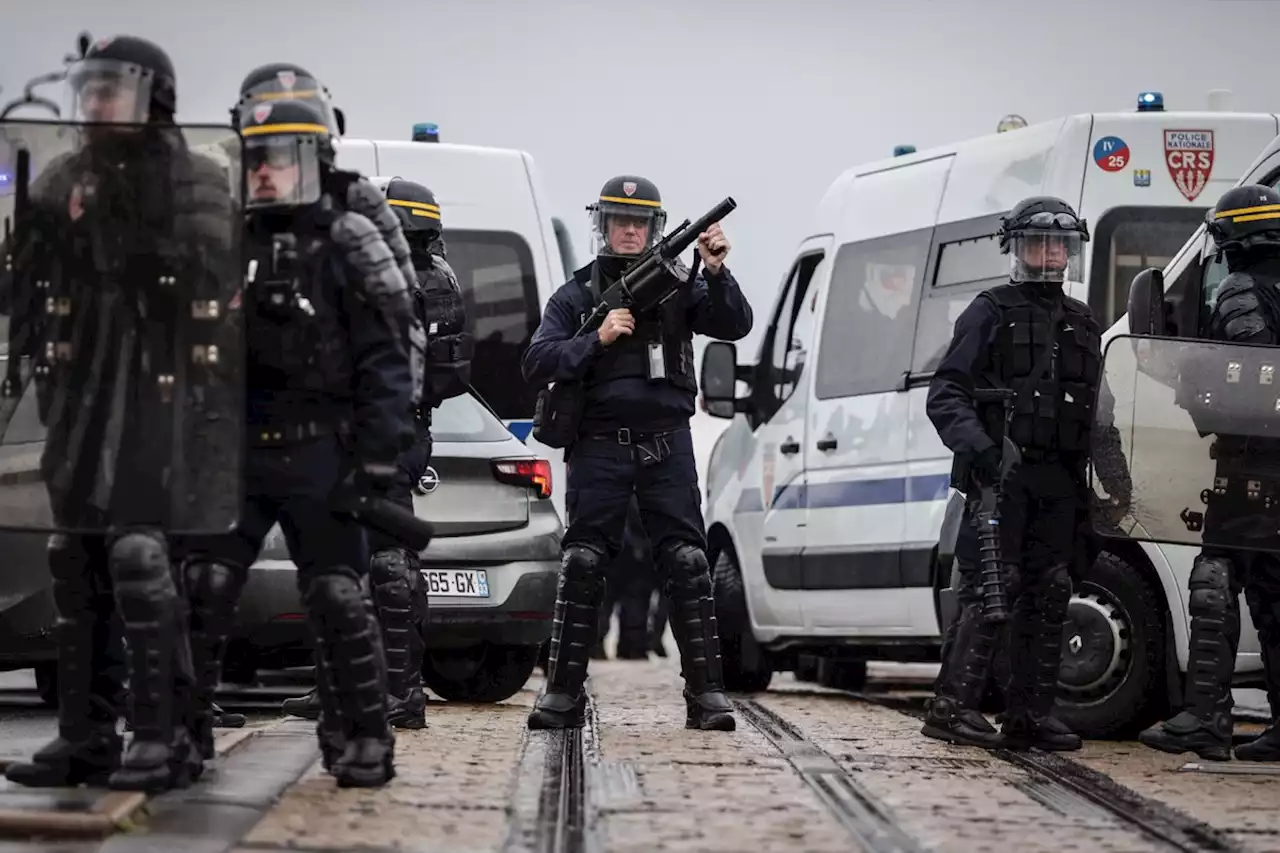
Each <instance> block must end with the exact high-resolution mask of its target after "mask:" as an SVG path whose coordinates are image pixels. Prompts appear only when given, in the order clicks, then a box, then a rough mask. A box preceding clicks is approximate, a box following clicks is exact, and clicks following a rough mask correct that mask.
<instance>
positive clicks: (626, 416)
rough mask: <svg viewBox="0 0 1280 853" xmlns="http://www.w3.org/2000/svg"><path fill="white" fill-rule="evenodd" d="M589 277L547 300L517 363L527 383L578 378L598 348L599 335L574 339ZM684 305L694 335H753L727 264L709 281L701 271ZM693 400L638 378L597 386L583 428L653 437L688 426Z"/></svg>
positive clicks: (586, 304)
mask: <svg viewBox="0 0 1280 853" xmlns="http://www.w3.org/2000/svg"><path fill="white" fill-rule="evenodd" d="M590 275H591V265H588V266H587V267H586V268H585V270H582V271H580V272H579V275H578V276H575V277H574V278H573V279H570V280H569V281H568V282H567V283H565V284H564V285H562V286H561V287H560V289H559V290H557V291H556V292H555V293H554V294H552V296H551V299H550V300H548V302H547V307H546V308H545V309H544V310H543V312H542V324H541V325H539V326H538V331H536V332H535V333H534V335H533V340H532V341H530V343H529V348H528V349H527V350H526V351H525V354H524V358H523V359H522V360H521V363H520V367H521V370H522V371H523V373H524V378H525V380H526V381H527V382H530V383H532V384H534V385H546V384H549V383H551V382H569V381H573V380H580V379H582V378H584V377H585V376H586V373H587V371H588V370H589V369H590V368H591V365H592V364H593V363H594V361H595V359H596V357H597V356H599V355H600V353H601V352H602V351H603V349H604V345H603V344H602V343H600V333H599V332H597V331H591V332H588V333H587V334H585V335H583V336H582V337H580V338H575V337H573V335H574V333H575V332H577V331H578V329H579V328H580V327H581V325H582V318H583V316H584V315H585V314H588V313H589V312H590V310H591V307H592V305H593V302H592V300H591V296H590V294H589V293H588V291H587V288H586V286H585V285H584V284H583V283H582V280H586V281H589V280H590ZM688 306H689V308H688V314H687V323H688V327H689V330H690V331H691V332H692V333H694V334H699V335H707V336H709V337H713V338H719V339H721V340H726V341H737V340H741V339H742V338H744V337H746V336H747V335H748V334H750V332H751V325H752V322H753V319H754V318H753V317H752V314H751V306H750V305H749V304H747V298H746V296H744V295H743V293H742V290H741V289H740V288H739V287H738V282H737V280H736V279H735V278H734V277H733V274H732V273H730V272H729V269H728V267H725V266H721V267H720V271H719V272H718V273H717V274H715V275H711V276H707V275H706V274H705V270H704V271H702V272H699V273H698V277H697V278H696V279H695V280H694V282H693V285H692V289H691V292H690V294H689V296H688ZM668 369H671V366H670V365H668ZM690 369H692V366H691V367H690ZM694 396H695V395H694V393H693V392H691V391H685V390H682V389H680V388H677V387H675V386H674V385H672V384H671V383H669V382H649V381H648V380H646V379H644V378H641V377H629V378H623V379H615V380H613V381H611V382H606V383H604V384H602V385H597V386H594V387H593V388H592V389H591V391H590V392H589V393H588V395H587V399H586V406H585V409H584V411H583V417H582V427H581V430H582V433H583V434H591V433H605V432H611V431H613V430H616V429H619V428H621V427H626V428H628V429H631V430H634V431H636V432H652V431H656V430H665V429H676V428H679V427H682V426H686V425H687V424H688V423H689V418H691V417H692V416H693V413H694V411H695V406H694Z"/></svg>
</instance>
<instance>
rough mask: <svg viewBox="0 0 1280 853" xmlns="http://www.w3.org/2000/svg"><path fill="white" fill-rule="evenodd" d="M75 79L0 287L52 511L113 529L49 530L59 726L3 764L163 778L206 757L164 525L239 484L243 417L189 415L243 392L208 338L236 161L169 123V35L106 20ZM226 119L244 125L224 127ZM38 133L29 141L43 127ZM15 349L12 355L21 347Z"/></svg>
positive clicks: (48, 779) (234, 246) (60, 772)
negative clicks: (30, 396) (27, 310)
mask: <svg viewBox="0 0 1280 853" xmlns="http://www.w3.org/2000/svg"><path fill="white" fill-rule="evenodd" d="M67 79H68V82H69V83H70V84H71V87H72V90H73V93H74V95H75V100H76V112H77V119H78V120H81V121H84V122H87V124H86V125H85V127H84V128H83V129H82V130H81V131H80V132H79V136H80V140H81V142H80V144H79V146H78V147H77V150H75V151H74V152H72V153H70V154H68V155H66V156H65V157H64V158H63V159H60V160H57V161H55V162H53V163H51V164H50V165H48V166H46V167H45V169H44V171H43V173H42V174H40V175H39V176H38V178H37V179H36V181H35V183H34V184H33V186H32V192H31V197H32V205H33V206H34V207H36V208H37V209H38V210H39V211H40V215H39V216H38V217H35V218H33V219H30V220H24V222H26V223H27V225H30V227H32V228H34V229H35V230H36V234H35V235H26V236H24V237H22V238H21V239H19V241H18V242H19V243H20V244H21V245H20V246H19V252H18V256H17V257H10V259H9V260H10V264H8V266H10V267H12V268H13V269H14V270H15V274H14V280H13V282H11V285H12V287H11V289H10V292H9V293H8V296H9V301H10V313H11V315H12V316H11V323H13V324H15V326H24V325H25V326H26V327H27V328H28V329H29V330H30V331H32V333H33V335H32V336H33V337H34V338H35V346H33V347H32V348H31V349H29V350H28V351H27V352H26V355H28V356H30V357H31V358H32V359H33V361H34V363H35V370H34V373H35V376H36V384H37V389H38V391H39V394H38V398H39V400H40V418H41V421H42V422H43V423H44V424H45V426H46V427H47V429H48V437H47V439H46V444H45V450H44V454H43V459H42V462H41V472H42V474H43V475H44V477H45V481H46V485H47V487H48V490H49V497H50V505H51V507H52V510H53V514H54V518H55V521H54V523H55V526H57V527H60V528H63V529H67V530H82V531H83V530H94V529H100V530H104V531H106V530H108V529H109V530H111V531H112V532H110V533H109V534H105V535H66V534H64V533H59V534H55V535H54V536H53V537H52V538H51V539H50V542H49V567H50V572H51V574H52V576H53V581H54V585H53V589H54V600H55V603H56V605H57V608H58V624H57V629H56V636H57V643H58V698H59V710H58V737H57V738H56V739H55V740H54V741H53V742H51V743H50V744H48V745H47V746H45V747H44V748H42V749H40V750H39V751H37V752H36V753H35V755H34V756H33V758H32V759H31V761H29V762H18V763H15V764H12V765H10V766H9V768H8V769H7V771H6V776H7V777H8V778H9V780H11V781H13V782H17V783H19V784H22V785H29V786H36V787H45V786H67V785H77V784H81V783H90V784H102V783H103V782H105V783H106V784H108V785H109V786H110V787H112V788H117V789H126V790H142V791H149V792H159V791H164V790H167V789H169V788H172V787H184V786H186V785H187V784H189V783H190V780H191V779H192V778H193V777H194V776H197V775H199V773H200V771H201V769H202V767H201V761H200V757H199V755H198V754H197V753H196V751H195V750H194V749H193V747H192V732H191V729H192V719H191V703H190V692H191V686H192V680H193V673H192V665H191V659H190V647H189V644H188V639H187V625H186V608H185V602H184V600H183V597H182V595H181V590H180V585H179V584H178V582H177V581H176V579H175V576H174V572H173V566H172V563H171V558H170V536H169V535H168V532H169V531H171V530H175V529H180V528H184V527H196V528H204V529H216V528H217V527H218V526H219V525H217V523H216V522H210V521H209V518H210V517H215V518H216V517H217V516H218V510H219V506H218V505H217V504H218V499H219V498H221V499H223V500H226V499H227V498H230V497H231V496H232V495H234V494H236V493H237V492H236V484H237V483H238V480H237V478H238V458H237V457H236V451H235V448H236V447H238V446H239V436H238V432H239V430H238V428H237V429H232V430H230V431H229V432H230V433H232V434H231V435H222V436H221V438H222V439H223V440H224V443H223V444H221V445H220V444H219V442H218V440H217V433H218V429H217V427H216V425H215V426H212V427H208V426H196V428H195V429H194V430H193V426H195V425H196V424H197V422H203V423H205V424H208V423H210V422H212V421H217V420H219V419H221V420H222V421H223V422H225V423H228V424H236V423H239V415H240V413H239V411H237V409H238V408H239V407H238V406H231V407H229V408H225V409H222V410H219V409H217V408H216V401H217V400H219V399H225V398H221V397H219V395H218V394H217V392H216V391H215V390H214V388H215V386H216V385H218V384H220V383H221V382H222V381H223V380H225V378H226V377H219V376H218V373H219V368H218V364H226V363H228V362H231V363H234V362H235V359H236V351H237V348H236V347H235V346H234V345H228V346H224V347H223V356H224V357H223V359H222V360H221V361H219V360H218V359H217V358H207V357H206V356H207V354H208V353H209V352H210V351H211V349H210V348H209V347H208V346H207V343H208V342H209V341H212V340H217V339H218V337H217V336H218V334H219V332H218V330H219V329H220V328H221V324H220V323H219V322H218V319H217V316H216V315H213V316H211V315H208V314H207V313H203V306H207V305H209V304H210V303H211V302H215V303H216V301H217V300H218V299H219V298H220V297H223V296H226V295H229V294H228V293H226V292H225V291H226V289H227V288H229V287H234V286H235V282H236V281H237V279H238V276H239V270H238V261H237V257H238V249H239V245H240V244H239V211H238V207H237V199H236V195H235V194H234V193H233V192H232V183H231V182H229V181H228V180H227V176H226V174H225V172H224V171H223V170H222V169H221V168H219V166H218V164H217V163H215V162H214V161H213V160H210V159H208V158H205V157H203V156H200V155H198V154H196V153H195V152H194V151H193V150H192V149H191V148H189V147H188V140H187V138H186V136H185V135H184V132H183V130H182V129H181V128H179V127H177V126H176V125H175V124H174V113H175V111H176V108H177V85H176V78H175V74H174V69H173V63H172V62H171V60H170V58H169V56H168V55H167V54H166V53H165V52H164V51H163V50H162V49H161V48H160V47H159V46H157V45H155V44H153V43H152V42H149V41H146V40H144V39H140V38H136V37H133V36H117V37H114V38H106V39H101V40H99V41H98V42H96V43H95V44H93V45H92V46H91V47H90V48H89V49H88V50H87V51H85V54H84V56H83V58H82V59H81V60H80V61H79V62H76V63H75V64H73V65H72V67H71V68H70V70H69V72H68V77H67ZM113 124H114V125H126V127H120V126H114V127H113V126H111V125H113ZM12 132H13V133H19V132H20V131H12ZM9 133H10V131H6V135H9ZM60 136H61V134H60ZM73 136H74V135H73ZM47 138H48V139H53V138H54V137H52V136H49V137H47ZM219 139H220V140H231V141H233V142H235V141H236V140H237V137H236V136H235V134H234V132H232V131H231V130H230V129H228V130H227V131H226V132H225V133H224V134H221V136H219ZM32 143H33V144H31V145H30V146H29V147H30V149H32V150H34V151H35V152H36V154H37V157H36V158H35V159H36V160H37V161H38V160H39V159H41V158H40V156H39V155H40V154H42V153H46V152H42V151H41V150H40V149H41V145H42V144H44V143H42V142H40V141H39V140H32ZM236 148H237V150H238V142H237V143H236ZM237 163H238V157H237ZM22 227H26V225H24V226H22ZM33 236H34V237H35V238H36V239H28V238H30V237H33ZM33 278H34V279H42V280H43V287H44V291H43V292H39V293H37V294H35V296H36V300H35V302H34V303H31V302H29V303H28V305H31V304H36V305H38V309H37V311H36V313H38V314H39V315H40V317H41V319H39V320H37V319H36V318H35V317H33V316H32V315H24V313H23V308H22V301H21V300H22V297H20V296H19V293H20V291H21V289H22V288H23V287H24V285H23V284H22V282H23V281H24V280H25V281H26V282H28V283H29V282H30V281H31V280H32V279H33ZM30 296H31V295H30V294H28V296H27V297H26V298H27V299H30ZM49 309H51V310H49ZM46 314H47V317H46ZM90 328H92V329H94V331H93V332H89V331H87V330H88V329H90ZM210 330H213V331H212V332H210ZM206 334H211V335H212V336H211V337H207V338H206V337H202V336H203V335H206ZM201 341H204V343H201ZM193 343H194V344H198V346H196V347H193V346H192V345H193ZM197 349H198V350H199V353H198V354H197V352H196V351H197ZM12 355H13V362H15V363H16V362H17V361H18V360H19V355H20V354H19V353H16V352H15V353H13V354H12ZM211 377H212V378H213V380H214V381H213V382H210V381H208V380H209V379H210V378H211ZM69 400H74V401H75V403H74V405H68V401H69ZM205 418H208V419H210V421H205ZM227 469H230V471H229V472H228V471H227ZM177 490H182V493H181V494H179V493H178V491H177ZM219 490H220V491H219ZM206 512H207V513H209V515H202V513H206ZM191 513H194V515H190V514H191ZM230 517H231V518H234V515H231V516H230ZM113 599H114V600H113ZM113 604H114V608H115V609H117V610H118V613H119V615H120V616H121V617H122V622H123V629H124V630H123V635H124V639H125V641H127V645H128V681H129V702H130V704H131V706H132V707H131V711H132V713H131V714H130V718H131V722H132V727H133V731H134V735H133V740H132V742H131V744H130V746H129V749H128V751H127V752H126V753H125V754H124V756H123V759H122V758H121V747H122V743H121V738H120V736H119V735H118V734H117V732H116V723H117V720H118V716H119V712H120V706H119V700H120V696H119V692H118V685H117V684H115V683H113V678H112V673H111V670H112V667H111V660H110V658H111V655H112V653H113V651H115V649H114V648H113V647H114V646H116V644H118V643H119V642H120V639H121V638H120V637H119V635H118V634H116V633H115V632H114V631H113V630H112V625H111V620H112V610H113Z"/></svg>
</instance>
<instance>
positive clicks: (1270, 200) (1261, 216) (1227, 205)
mask: <svg viewBox="0 0 1280 853" xmlns="http://www.w3.org/2000/svg"><path fill="white" fill-rule="evenodd" d="M1205 230H1206V231H1208V232H1209V236H1210V237H1212V238H1213V242H1214V243H1215V244H1217V246H1218V249H1219V251H1222V252H1225V253H1227V255H1228V256H1231V255H1235V254H1237V253H1240V254H1243V253H1247V252H1257V251H1258V250H1262V249H1266V250H1270V251H1269V252H1267V253H1268V254H1274V253H1275V250H1276V249H1278V248H1280V192H1276V191H1275V190H1273V189H1271V188H1270V187H1266V186H1262V185H1261V184H1252V185H1249V186H1244V187H1235V188H1234V189H1230V190H1227V191H1226V192H1225V193H1223V194H1222V197H1221V198H1220V199H1218V203H1217V204H1216V205H1214V207H1213V210H1210V211H1209V212H1208V213H1207V214H1205Z"/></svg>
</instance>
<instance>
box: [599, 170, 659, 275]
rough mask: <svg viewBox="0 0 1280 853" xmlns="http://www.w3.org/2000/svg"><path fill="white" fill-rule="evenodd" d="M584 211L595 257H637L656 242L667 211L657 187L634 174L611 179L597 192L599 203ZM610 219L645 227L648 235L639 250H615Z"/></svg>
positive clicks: (638, 244) (628, 247) (639, 244)
mask: <svg viewBox="0 0 1280 853" xmlns="http://www.w3.org/2000/svg"><path fill="white" fill-rule="evenodd" d="M587 210H588V211H589V212H590V213H591V238H592V242H593V243H594V247H595V254H596V255H612V256H615V257H628V256H633V255H638V254H640V253H642V252H644V251H645V250H647V249H649V248H650V247H651V246H653V244H654V243H656V242H657V241H658V238H659V237H660V236H661V235H662V229H663V228H665V227H666V224H667V212H666V211H665V210H663V209H662V195H661V194H660V193H659V192H658V188H657V186H655V185H654V183H653V181H650V180H649V179H647V178H641V177H637V176H635V175H619V176H618V177H616V178H610V179H609V180H608V181H606V182H605V185H604V186H603V187H601V189H600V200H599V201H597V202H595V203H594V204H589V205H587ZM610 219H614V220H615V221H622V222H630V223H633V224H635V225H637V226H641V227H647V229H648V230H647V233H646V234H645V235H644V237H643V239H642V240H641V241H640V242H639V243H637V244H636V245H637V246H639V248H635V247H632V246H627V247H625V248H626V249H627V251H619V250H617V249H615V248H614V247H613V245H612V244H611V243H610V240H609V221H610Z"/></svg>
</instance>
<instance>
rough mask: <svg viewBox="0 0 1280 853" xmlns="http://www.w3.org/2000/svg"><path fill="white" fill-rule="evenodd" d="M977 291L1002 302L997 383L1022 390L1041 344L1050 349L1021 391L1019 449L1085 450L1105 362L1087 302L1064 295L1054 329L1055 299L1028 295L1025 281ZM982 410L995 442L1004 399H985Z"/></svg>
mask: <svg viewBox="0 0 1280 853" xmlns="http://www.w3.org/2000/svg"><path fill="white" fill-rule="evenodd" d="M979 298H986V299H990V300H992V301H993V302H995V304H996V306H997V307H998V308H999V310H1000V321H999V324H998V326H997V331H996V339H995V347H994V350H993V352H992V356H991V372H992V373H993V374H994V377H993V378H994V379H996V380H997V381H998V382H999V384H1000V385H1001V386H1003V387H1006V388H1012V389H1014V390H1019V391H1020V390H1021V389H1022V387H1023V386H1024V385H1025V384H1026V382H1027V380H1028V379H1029V378H1030V376H1031V374H1032V373H1033V371H1034V370H1035V365H1036V362H1038V361H1039V360H1040V359H1041V357H1042V354H1043V352H1044V350H1045V348H1046V347H1053V348H1054V350H1055V352H1054V355H1053V357H1052V359H1051V360H1050V362H1049V368H1048V369H1047V370H1045V371H1044V374H1043V375H1042V376H1041V378H1040V380H1039V381H1038V382H1037V383H1036V386H1035V388H1034V389H1032V391H1031V392H1030V393H1022V394H1020V395H1019V400H1018V401H1017V402H1016V403H1015V405H1014V413H1013V419H1012V424H1011V425H1010V436H1009V437H1010V438H1011V439H1013V442H1014V443H1015V444H1017V445H1018V446H1019V447H1022V448H1024V449H1034V450H1043V451H1059V452H1062V453H1073V454H1074V453H1087V452H1088V450H1089V435H1090V430H1091V429H1092V426H1093V420H1094V411H1093V410H1094V406H1095V405H1096V396H1097V389H1098V381H1099V378H1100V376H1101V369H1102V334H1101V330H1100V329H1099V327H1098V324H1097V322H1095V321H1094V319H1093V317H1092V315H1091V313H1090V311H1089V307H1088V306H1087V305H1085V304H1084V303H1083V302H1080V301H1078V300H1075V299H1072V298H1070V297H1064V298H1063V303H1062V311H1061V320H1060V321H1059V322H1058V323H1057V327H1056V329H1055V328H1054V326H1053V323H1052V320H1053V307H1052V306H1051V305H1050V304H1047V303H1045V302H1043V301H1039V300H1034V299H1032V298H1031V297H1030V295H1029V294H1028V293H1027V292H1026V290H1025V288H1024V287H1021V286H1017V285H1002V286H1000V287H994V288H992V289H991V290H988V291H987V292H986V293H984V294H983V295H982V296H981V297H979ZM979 413H980V416H981V418H982V423H983V426H984V427H985V428H986V431H987V434H988V435H989V436H991V438H992V440H993V441H995V442H996V443H997V444H999V442H1000V438H1001V436H1002V435H1003V434H1004V429H1005V423H1004V419H1005V415H1004V408H1003V406H1002V405H999V404H983V405H980V407H979Z"/></svg>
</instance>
